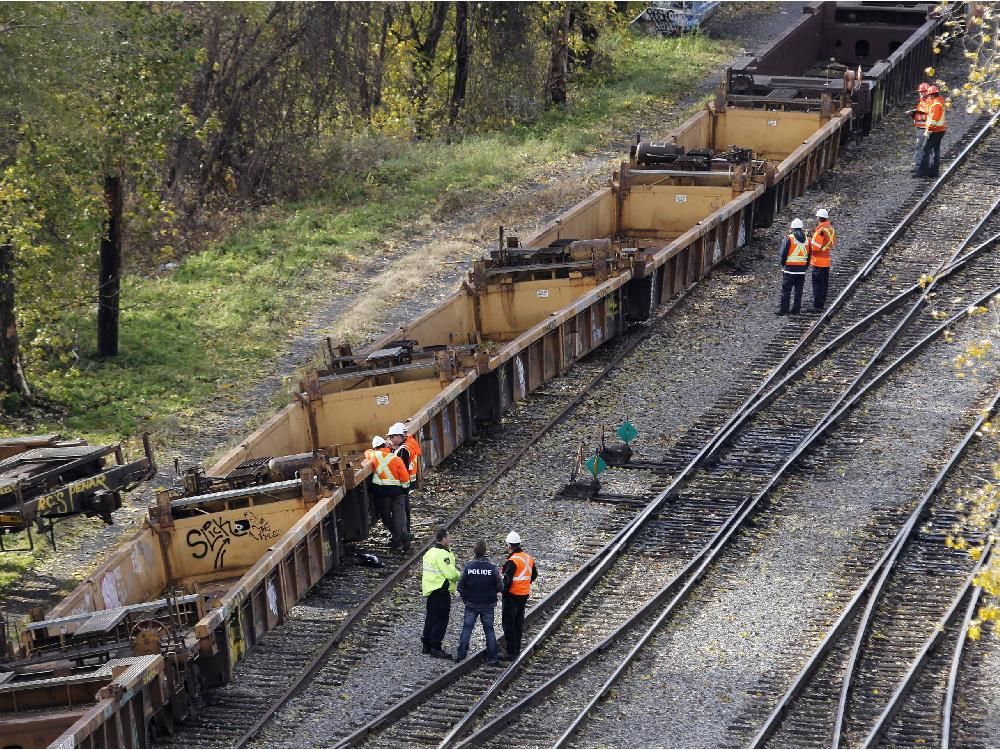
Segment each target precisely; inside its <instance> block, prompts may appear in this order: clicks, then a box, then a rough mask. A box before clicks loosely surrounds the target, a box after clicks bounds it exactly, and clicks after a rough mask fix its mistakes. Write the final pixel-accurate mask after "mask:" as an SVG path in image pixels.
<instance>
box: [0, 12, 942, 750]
mask: <svg viewBox="0 0 1000 750" xmlns="http://www.w3.org/2000/svg"><path fill="white" fill-rule="evenodd" d="M930 31H931V27H930V26H927V25H926V24H924V25H921V26H919V27H918V28H917V30H916V31H914V32H913V35H914V36H913V37H911V38H910V39H908V40H907V42H906V43H907V44H908V45H909V47H910V48H915V45H919V43H921V42H922V40H923V39H926V38H927V36H928V35H929V34H930ZM911 84H912V82H910V83H908V84H907V85H911ZM841 103H842V102H841V101H840V100H838V99H836V98H835V97H832V96H831V97H827V98H825V99H824V103H823V106H820V107H817V108H815V109H811V108H800V109H792V108H789V109H784V110H769V109H766V108H763V107H758V106H756V105H755V104H754V103H752V102H731V101H728V100H727V98H726V95H725V92H723V94H722V95H721V96H720V97H717V99H716V101H715V102H713V103H712V104H710V105H709V106H708V107H706V108H705V109H704V110H703V111H701V112H699V113H698V114H697V115H695V116H694V117H692V118H691V119H689V120H688V121H687V122H685V123H684V124H683V125H681V126H680V127H678V128H677V129H675V130H674V131H672V132H671V133H668V134H665V135H662V136H661V137H659V138H658V139H657V140H656V141H655V142H643V143H638V144H636V146H635V148H634V149H633V152H632V154H631V155H630V158H629V159H628V160H627V161H625V162H623V163H622V165H621V166H620V168H619V169H618V170H616V171H615V173H614V174H613V175H612V177H611V179H610V180H609V182H608V184H607V186H606V187H603V188H601V189H600V190H598V191H597V192H595V193H594V194H593V195H591V196H590V197H588V198H587V199H585V200H583V201H581V202H580V203H578V204H577V205H575V206H573V207H571V208H570V209H568V210H567V211H566V212H564V213H563V214H562V215H560V216H559V217H558V218H557V219H555V220H554V221H553V222H551V223H550V224H548V225H547V226H545V227H543V228H542V229H541V230H540V231H539V232H537V233H536V234H535V235H534V236H532V237H526V238H518V237H512V236H503V235H501V238H500V241H499V242H498V245H497V247H496V249H495V250H494V251H493V252H492V253H490V255H489V257H487V258H484V259H483V260H481V261H479V262H477V263H475V264H474V266H473V268H472V270H471V271H470V273H469V275H468V278H467V280H466V281H465V282H464V283H463V284H462V285H461V287H460V288H459V289H458V290H456V291H455V292H454V293H453V294H452V295H451V296H449V297H447V298H446V299H445V300H444V301H442V302H441V303H440V304H438V305H436V306H435V307H433V308H432V309H430V310H428V311H427V312H425V313H423V314H422V315H420V316H418V317H417V318H415V319H414V320H412V321H410V322H408V323H407V324H405V325H404V326H402V327H400V328H399V329H397V330H395V331H391V332H389V333H387V334H386V335H384V336H383V337H381V338H380V339H379V340H377V341H375V342H374V343H373V344H371V345H370V346H368V347H366V348H364V349H362V350H359V351H354V350H353V349H352V348H350V347H347V346H336V345H334V344H333V343H332V342H326V345H325V359H326V362H325V364H324V366H323V367H322V368H321V369H319V370H317V371H315V372H313V373H311V374H310V375H309V376H308V377H307V378H306V379H305V380H304V382H302V383H301V384H300V386H299V388H298V389H297V392H296V393H295V396H294V400H293V401H292V403H290V404H289V405H288V406H286V407H285V408H284V409H282V410H281V411H279V412H278V413H277V414H275V415H274V416H273V417H272V418H270V419H269V420H267V421H266V422H265V423H264V424H263V425H262V426H261V427H260V428H259V429H257V430H255V431H254V432H253V433H252V434H251V435H249V436H248V437H247V438H246V439H245V440H243V441H242V442H241V443H240V444H239V445H237V446H236V447H235V448H233V449H232V450H231V451H229V452H228V453H227V454H226V455H224V456H223V457H222V458H221V459H220V460H219V461H218V462H217V463H216V464H215V465H214V466H212V467H211V468H209V469H208V470H207V471H202V470H193V471H189V472H186V473H185V474H184V476H183V481H182V483H181V485H180V486H178V487H177V488H175V489H173V490H170V491H164V492H163V493H161V495H160V497H159V499H158V502H157V504H156V505H155V507H153V508H151V509H150V512H149V518H148V520H147V522H146V524H145V526H144V528H143V529H142V531H141V532H139V534H138V535H137V536H136V537H135V538H133V539H132V540H131V541H130V542H128V543H127V544H126V545H124V546H123V547H122V548H121V549H120V550H119V551H118V552H117V553H116V554H115V555H114V556H113V557H112V559H111V560H109V561H108V563H106V564H105V565H103V566H102V567H101V568H100V569H99V570H97V571H96V572H95V573H94V575H93V576H91V578H90V579H88V580H87V581H85V582H84V583H83V584H81V585H80V587H78V588H77V589H76V590H75V591H74V592H72V593H71V594H70V595H69V596H68V597H67V598H66V599H65V600H63V601H62V602H61V603H60V604H59V605H58V606H56V607H55V608H54V609H52V610H51V611H50V612H49V613H47V615H46V618H45V620H43V621H39V622H34V623H31V624H29V625H28V626H27V628H25V629H24V630H23V631H22V632H21V633H20V634H19V639H18V643H17V647H16V649H11V650H9V653H7V655H6V658H5V663H4V664H3V665H0V670H7V671H6V672H0V696H2V697H0V706H2V708H0V736H2V739H4V740H5V744H24V743H30V744H52V745H56V746H63V747H70V746H129V747H134V746H145V745H147V744H148V743H149V741H150V738H151V736H153V735H156V734H162V733H164V732H169V731H170V730H171V728H172V725H173V723H174V722H175V721H179V720H183V719H184V717H185V716H187V715H188V714H189V713H190V712H191V711H192V710H194V706H195V705H196V703H195V698H196V697H197V694H198V693H199V692H200V691H201V690H203V689H205V688H206V687H209V686H213V685H220V684H224V683H225V682H227V681H228V680H230V679H231V675H232V669H233V667H234V666H235V665H236V663H237V662H238V661H239V659H240V658H241V657H242V656H243V655H244V654H245V653H246V652H247V651H248V650H249V649H251V648H253V646H254V645H255V644H256V643H257V642H258V641H259V639H260V638H261V637H262V635H263V634H264V633H266V632H268V631H269V630H271V629H273V628H275V627H277V626H278V625H279V624H280V623H281V622H282V621H283V620H284V619H285V618H286V617H287V614H288V612H289V610H290V609H291V607H292V606H294V605H295V603H296V602H298V601H299V600H300V599H301V598H302V597H303V596H304V595H305V593H306V592H307V591H308V590H309V589H310V587H312V586H313V585H314V584H315V583H316V582H317V581H318V580H319V579H320V578H321V577H322V576H323V575H324V574H325V573H327V572H328V571H329V570H331V569H332V568H334V567H336V566H338V565H340V564H342V562H343V559H344V552H345V549H346V546H347V545H349V544H350V543H352V542H354V541H358V540H361V539H364V538H365V537H366V536H367V534H368V532H369V529H370V526H371V524H372V518H371V514H370V510H369V499H368V494H367V489H366V485H365V479H366V478H367V477H368V476H369V474H370V467H369V465H368V464H367V462H366V461H365V460H364V457H363V454H362V450H363V448H364V447H366V445H367V444H368V441H369V440H370V438H371V436H372V435H375V434H381V433H382V432H383V431H384V430H385V428H386V426H387V425H388V424H390V423H392V422H396V421H401V422H405V423H407V426H408V429H409V431H410V432H411V433H412V434H414V435H415V436H416V437H417V439H418V440H419V441H420V443H421V445H422V447H423V453H424V458H425V466H427V467H433V466H436V465H437V464H439V463H440V462H441V461H443V460H445V458H447V457H448V456H449V455H450V454H451V453H452V452H453V451H454V450H455V449H456V448H457V447H459V446H460V445H462V444H463V443H464V442H466V441H467V440H468V439H469V438H470V437H471V436H472V435H474V434H475V432H476V430H477V429H478V428H479V425H480V424H481V423H483V422H484V421H488V420H491V419H495V418H497V417H499V416H500V415H501V414H503V413H504V411H505V410H507V409H508V408H509V407H510V406H511V405H512V404H513V403H514V402H515V401H517V400H520V399H523V398H524V397H525V396H526V395H527V394H529V393H531V392H532V391H533V390H534V389H536V388H538V387H539V386H540V385H542V384H543V383H545V382H547V381H548V380H550V379H552V378H554V377H557V376H558V375H559V374H560V373H562V372H565V371H566V369H567V368H569V367H570V366H571V365H572V364H573V362H575V361H576V360H578V359H579V358H581V357H583V356H585V355H587V354H588V353H590V352H592V351H593V350H594V349H596V348H597V347H599V346H601V345H603V344H604V343H606V342H608V341H609V340H611V339H613V338H615V337H616V336H618V335H620V334H621V333H622V332H623V331H624V330H625V329H626V328H627V326H628V325H629V324H630V323H631V322H633V321H641V320H644V319H646V318H648V317H649V316H650V314H651V313H652V312H653V311H654V310H655V309H656V308H657V307H658V306H659V305H661V304H663V303H664V302H666V301H667V300H669V299H671V298H672V297H674V296H676V295H677V294H678V293H679V292H680V291H681V290H683V289H684V288H686V287H687V286H689V285H690V284H692V283H694V282H696V281H698V280H699V279H701V278H703V277H704V276H705V274H706V273H708V272H709V271H710V270H711V269H712V268H713V267H714V266H715V265H716V264H718V263H719V262H721V261H722V260H723V259H724V258H726V257H728V256H729V255H731V254H732V253H734V252H736V251H737V250H738V249H739V248H741V247H743V246H744V245H745V244H746V243H747V241H748V240H749V238H750V235H751V233H752V231H753V228H754V227H755V226H766V225H768V224H770V222H771V221H772V220H773V217H774V214H775V212H776V211H778V210H780V209H781V208H782V207H784V206H785V205H786V204H787V202H788V201H789V200H791V199H792V198H794V197H796V196H798V195H800V194H801V193H802V192H803V191H804V190H805V189H806V188H807V187H808V186H809V185H810V184H811V183H812V182H813V181H815V180H816V179H817V178H818V177H819V176H820V175H821V174H823V172H825V171H826V170H828V169H830V168H831V167H832V166H833V165H834V164H835V163H836V160H837V158H838V155H839V148H840V144H841V143H842V141H843V139H844V137H845V134H846V133H847V131H848V129H849V128H850V126H851V122H852V120H853V119H854V118H855V117H856V114H857V113H856V112H855V111H854V110H852V108H851V107H850V106H839V105H840V104H841Z"/></svg>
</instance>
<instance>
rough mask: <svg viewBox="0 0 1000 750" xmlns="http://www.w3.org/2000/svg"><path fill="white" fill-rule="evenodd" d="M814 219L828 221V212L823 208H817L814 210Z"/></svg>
mask: <svg viewBox="0 0 1000 750" xmlns="http://www.w3.org/2000/svg"><path fill="white" fill-rule="evenodd" d="M816 218H817V219H829V218H830V212H829V211H827V210H826V209H825V208H818V209H816Z"/></svg>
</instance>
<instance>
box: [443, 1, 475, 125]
mask: <svg viewBox="0 0 1000 750" xmlns="http://www.w3.org/2000/svg"><path fill="white" fill-rule="evenodd" d="M470 55H471V44H470V39H469V3H468V0H458V2H456V3H455V83H454V85H453V86H452V89H451V102H450V104H449V106H448V125H449V127H455V121H456V120H458V115H459V113H460V112H461V111H462V105H463V104H465V89H466V87H467V86H468V84H469V57H470Z"/></svg>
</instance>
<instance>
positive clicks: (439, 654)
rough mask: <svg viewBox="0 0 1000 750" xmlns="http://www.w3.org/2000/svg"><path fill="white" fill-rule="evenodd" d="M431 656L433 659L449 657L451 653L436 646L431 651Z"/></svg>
mask: <svg viewBox="0 0 1000 750" xmlns="http://www.w3.org/2000/svg"><path fill="white" fill-rule="evenodd" d="M431 656H433V657H434V658H435V659H449V660H450V659H451V654H449V653H448V652H447V651H445V650H444V649H443V648H437V649H434V650H433V651H431Z"/></svg>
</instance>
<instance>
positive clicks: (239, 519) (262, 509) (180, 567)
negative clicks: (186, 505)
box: [168, 498, 306, 582]
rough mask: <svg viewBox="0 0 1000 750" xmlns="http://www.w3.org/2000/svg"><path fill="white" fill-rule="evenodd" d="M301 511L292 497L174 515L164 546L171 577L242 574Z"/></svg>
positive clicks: (299, 501) (301, 504)
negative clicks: (174, 518)
mask: <svg viewBox="0 0 1000 750" xmlns="http://www.w3.org/2000/svg"><path fill="white" fill-rule="evenodd" d="M305 511H306V508H305V503H304V502H303V500H302V499H301V498H298V499H294V500H282V501H280V502H275V503H266V504H262V505H255V506H253V507H252V508H238V509H235V510H224V511H220V512H217V513H209V514H206V515H200V516H195V517H193V518H179V519H177V520H176V521H175V522H174V533H173V535H172V536H171V539H170V546H169V548H168V550H169V552H168V554H169V555H170V569H171V571H172V573H173V576H174V578H175V579H176V580H181V581H187V582H190V581H191V580H195V579H196V580H198V581H209V580H213V579H218V578H230V577H232V576H233V574H234V573H239V574H242V572H243V571H244V570H246V569H247V568H249V567H250V566H251V565H253V564H254V563H255V562H257V561H258V560H259V559H260V558H261V556H262V555H263V554H264V553H265V552H267V550H268V548H269V547H271V546H272V545H274V543H275V541H276V540H277V539H278V538H279V537H280V536H281V535H282V534H284V533H285V532H286V531H288V530H289V529H290V528H292V526H294V525H295V523H296V521H298V520H299V519H300V518H302V516H303V515H304V514H305Z"/></svg>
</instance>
